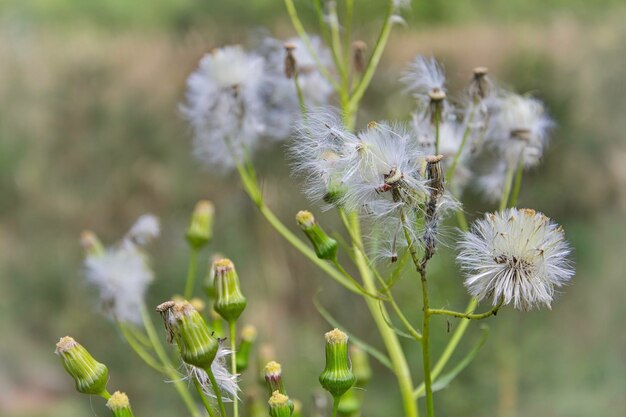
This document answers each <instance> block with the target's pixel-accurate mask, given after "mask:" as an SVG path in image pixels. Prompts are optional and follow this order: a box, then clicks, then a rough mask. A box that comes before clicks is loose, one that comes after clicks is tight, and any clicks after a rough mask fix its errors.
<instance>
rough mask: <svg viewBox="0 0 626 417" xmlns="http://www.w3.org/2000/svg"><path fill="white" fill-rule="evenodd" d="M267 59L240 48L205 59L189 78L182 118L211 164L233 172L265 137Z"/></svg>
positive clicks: (223, 50)
mask: <svg viewBox="0 0 626 417" xmlns="http://www.w3.org/2000/svg"><path fill="white" fill-rule="evenodd" d="M264 71H265V64H264V61H263V58H262V57H260V56H258V55H256V54H252V53H248V52H246V51H244V50H243V48H241V47H239V46H228V47H224V48H220V49H216V50H214V51H213V52H211V53H209V54H207V55H205V56H204V57H203V58H202V60H201V61H200V65H199V66H198V69H197V70H196V71H194V72H193V73H192V74H191V75H190V76H189V78H188V79H187V93H186V103H185V104H184V105H183V106H181V111H182V114H183V116H184V117H185V118H186V119H187V120H188V121H189V122H190V124H191V126H192V128H193V133H194V153H195V154H196V156H197V157H198V158H199V159H200V160H201V161H203V162H205V163H206V164H208V165H210V166H214V167H217V168H219V169H221V170H228V169H231V168H232V167H233V166H234V165H235V163H236V161H237V160H240V159H241V158H242V157H243V155H244V153H245V152H251V151H254V150H255V148H256V146H257V145H258V140H259V138H260V137H261V136H262V135H264V134H266V131H267V129H266V125H265V121H264V109H263V100H262V91H261V89H262V87H263V82H264V78H265V72H264Z"/></svg>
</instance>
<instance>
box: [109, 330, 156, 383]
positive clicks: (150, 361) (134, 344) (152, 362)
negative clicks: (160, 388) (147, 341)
mask: <svg viewBox="0 0 626 417" xmlns="http://www.w3.org/2000/svg"><path fill="white" fill-rule="evenodd" d="M118 326H119V328H120V331H121V332H122V335H123V336H124V339H126V342H127V343H128V345H129V346H130V347H131V349H133V351H134V352H135V353H136V354H137V356H139V357H140V358H141V359H142V360H143V361H144V362H145V363H146V365H148V366H149V367H151V368H152V369H154V370H155V371H157V372H160V373H162V374H164V373H166V371H165V368H163V367H162V366H161V365H159V363H158V362H157V360H156V359H155V358H154V356H152V354H151V353H150V352H148V351H147V350H146V349H145V348H144V347H143V346H142V345H141V343H139V341H138V340H137V338H136V336H135V334H134V333H133V331H132V330H131V329H130V328H128V327H127V326H126V324H124V323H121V322H118Z"/></svg>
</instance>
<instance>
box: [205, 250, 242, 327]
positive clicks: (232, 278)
mask: <svg viewBox="0 0 626 417" xmlns="http://www.w3.org/2000/svg"><path fill="white" fill-rule="evenodd" d="M213 270H214V275H215V283H214V284H215V305H214V306H213V308H214V309H215V311H217V313H218V314H219V315H220V316H222V317H223V318H224V320H226V321H227V322H233V321H235V320H237V319H238V318H239V316H241V313H243V310H244V309H245V308H246V305H247V304H248V301H247V300H246V297H244V296H243V294H242V293H241V288H240V286H239V276H238V275H237V271H236V270H235V265H234V264H233V263H232V261H231V260H230V259H220V260H218V261H215V262H213Z"/></svg>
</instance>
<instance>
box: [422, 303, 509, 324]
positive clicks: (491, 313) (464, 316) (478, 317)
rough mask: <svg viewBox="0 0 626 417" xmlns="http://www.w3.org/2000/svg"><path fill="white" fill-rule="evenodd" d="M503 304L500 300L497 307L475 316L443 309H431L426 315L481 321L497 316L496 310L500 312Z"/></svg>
mask: <svg viewBox="0 0 626 417" xmlns="http://www.w3.org/2000/svg"><path fill="white" fill-rule="evenodd" d="M503 302H504V299H501V300H500V301H499V302H498V304H497V305H495V306H493V308H492V309H491V310H489V311H486V312H484V313H477V314H472V313H467V312H466V313H461V312H458V311H451V310H444V309H438V308H431V309H429V310H428V314H430V315H435V314H439V315H444V316H452V317H456V318H459V319H469V320H482V319H486V318H487V317H491V316H495V315H496V314H498V310H500V307H502V303H503Z"/></svg>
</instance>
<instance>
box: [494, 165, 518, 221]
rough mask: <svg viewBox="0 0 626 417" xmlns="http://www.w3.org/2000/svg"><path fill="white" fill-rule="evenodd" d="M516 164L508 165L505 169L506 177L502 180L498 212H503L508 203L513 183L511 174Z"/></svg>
mask: <svg viewBox="0 0 626 417" xmlns="http://www.w3.org/2000/svg"><path fill="white" fill-rule="evenodd" d="M516 165H517V164H511V163H509V166H508V167H507V169H506V177H505V178H504V189H503V190H502V196H501V197H500V206H499V208H498V211H504V209H506V205H507V203H508V201H509V195H510V194H511V185H512V182H513V173H514V172H515V166H516Z"/></svg>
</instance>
